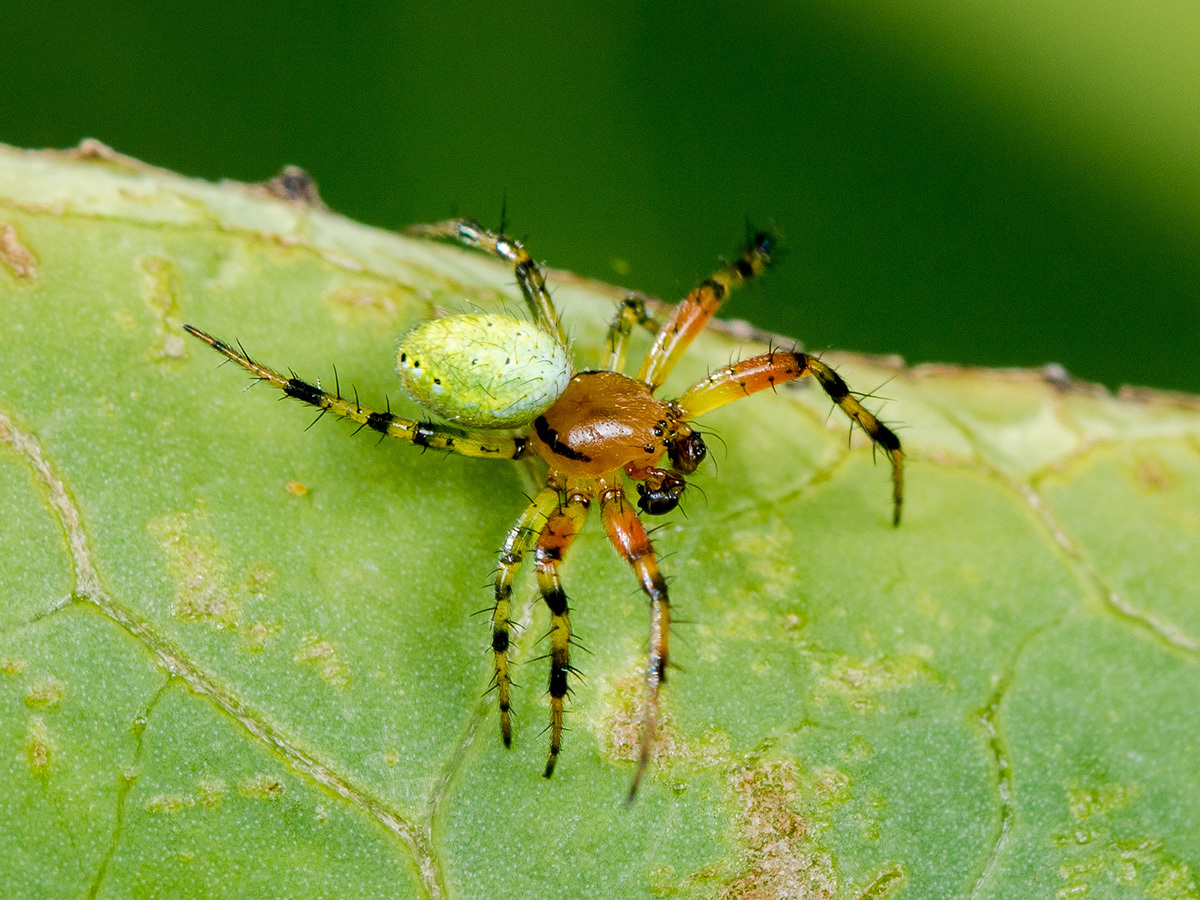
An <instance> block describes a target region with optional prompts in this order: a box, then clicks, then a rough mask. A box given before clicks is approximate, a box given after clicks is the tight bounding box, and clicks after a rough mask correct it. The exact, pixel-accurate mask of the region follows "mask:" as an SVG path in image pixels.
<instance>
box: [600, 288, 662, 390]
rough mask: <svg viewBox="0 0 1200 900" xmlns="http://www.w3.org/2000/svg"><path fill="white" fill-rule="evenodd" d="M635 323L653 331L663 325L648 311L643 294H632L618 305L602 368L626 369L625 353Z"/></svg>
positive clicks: (612, 370)
mask: <svg viewBox="0 0 1200 900" xmlns="http://www.w3.org/2000/svg"><path fill="white" fill-rule="evenodd" d="M634 325H641V326H642V327H643V328H645V329H647V330H648V331H651V332H657V331H658V329H659V328H660V327H661V326H660V325H659V323H658V322H657V321H656V320H655V319H654V317H653V316H651V315H650V314H649V313H648V312H646V298H645V297H643V296H642V295H641V294H630V295H629V296H628V297H626V298H625V299H624V300H622V301H621V305H620V306H618V307H617V314H616V315H615V316H613V320H612V324H611V325H609V326H608V338H607V340H606V341H605V344H606V346H607V348H608V349H607V352H605V353H603V354H602V355H601V358H600V368H601V369H604V370H605V371H607V372H621V371H623V370H624V369H625V354H626V353H627V352H628V350H629V341H630V339H631V338H632V337H633V326H634Z"/></svg>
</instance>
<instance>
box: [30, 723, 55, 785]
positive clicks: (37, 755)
mask: <svg viewBox="0 0 1200 900" xmlns="http://www.w3.org/2000/svg"><path fill="white" fill-rule="evenodd" d="M53 755H54V754H53V745H52V744H51V742H50V732H49V731H48V730H47V729H46V723H45V722H43V721H42V717H41V716H34V717H33V718H32V719H30V720H29V729H28V730H27V731H26V733H25V760H26V762H28V763H29V771H30V772H32V773H33V774H34V775H35V776H36V777H38V778H40V779H42V780H45V779H46V778H48V777H49V776H50V761H51V759H52V758H53Z"/></svg>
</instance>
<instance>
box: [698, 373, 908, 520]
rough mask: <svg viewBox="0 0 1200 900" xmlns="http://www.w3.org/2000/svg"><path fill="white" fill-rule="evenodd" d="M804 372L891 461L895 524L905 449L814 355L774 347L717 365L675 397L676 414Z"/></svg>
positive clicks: (901, 494) (706, 408)
mask: <svg viewBox="0 0 1200 900" xmlns="http://www.w3.org/2000/svg"><path fill="white" fill-rule="evenodd" d="M805 375H812V376H813V377H814V378H816V379H817V382H818V383H819V384H820V385H821V387H822V388H823V389H824V391H825V393H826V394H828V395H829V399H830V400H832V401H833V402H834V403H836V404H837V407H838V409H840V410H841V411H842V412H843V413H845V414H846V416H847V417H848V418H849V419H850V421H851V422H854V423H857V424H858V425H860V426H862V429H863V431H865V432H866V433H867V435H868V436H869V437H870V438H871V440H872V441H874V442H875V445H876V446H877V447H879V448H880V449H882V450H883V451H884V452H885V453H887V455H888V458H889V460H890V461H891V464H892V524H893V525H899V524H900V509H901V506H902V505H903V503H904V452H903V451H902V450H901V449H900V439H899V438H898V437H896V434H895V432H893V431H892V430H891V429H890V428H888V427H887V426H886V425H884V424H883V423H882V422H880V421H879V419H878V418H876V417H875V415H874V414H872V413H871V412H870V411H869V410H868V409H867V408H866V407H865V406H863V405H862V404H861V403H859V402H858V398H857V397H855V396H854V394H852V393H851V392H850V387H849V385H847V384H846V382H845V381H844V380H843V379H842V376H840V375H839V374H838V373H837V372H835V371H834V370H833V369H831V368H829V366H827V365H825V363H823V362H821V361H820V360H819V359H817V358H816V357H815V356H809V355H808V354H807V353H798V352H794V351H782V350H776V351H772V352H771V353H764V354H762V355H761V356H753V357H751V358H750V359H744V360H742V361H741V362H738V363H734V364H733V365H731V366H726V367H725V368H723V369H719V370H718V371H716V372H714V373H713V374H712V375H709V376H708V378H706V379H704V380H703V381H701V382H700V383H699V384H696V385H693V386H692V387H691V388H689V389H688V391H687V392H686V393H685V394H684V395H683V396H682V397H680V398H679V399H678V400H677V401H676V406H677V407H678V409H679V411H680V418H682V419H683V420H684V421H687V420H690V419H695V418H696V417H697V416H701V415H703V414H704V413H706V412H708V411H709V410H713V409H716V408H717V407H718V406H724V405H725V404H726V403H732V402H733V401H734V400H740V399H741V398H742V397H748V396H750V395H751V394H754V393H757V392H758V391H762V390H765V389H767V388H773V387H775V386H776V385H780V384H784V383H786V382H788V381H792V380H794V379H796V378H802V377H804V376H805Z"/></svg>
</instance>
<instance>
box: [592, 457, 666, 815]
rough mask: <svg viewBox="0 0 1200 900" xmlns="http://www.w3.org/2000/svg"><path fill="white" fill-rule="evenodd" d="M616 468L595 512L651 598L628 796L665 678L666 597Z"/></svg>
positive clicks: (640, 772)
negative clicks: (642, 695)
mask: <svg viewBox="0 0 1200 900" xmlns="http://www.w3.org/2000/svg"><path fill="white" fill-rule="evenodd" d="M620 478H621V476H620V475H619V474H616V475H610V476H609V477H607V478H601V479H599V480H598V484H597V496H598V497H599V499H600V513H601V516H602V517H603V519H604V530H605V531H606V532H607V533H608V539H609V541H611V542H612V545H613V546H614V547H615V548H616V549H617V552H618V553H620V554H621V556H622V557H623V558H624V559H625V561H626V562H628V563H629V565H631V566H632V567H633V571H634V573H635V574H636V575H637V577H638V581H639V582H640V584H641V586H642V590H643V591H644V592H645V593H646V596H647V597H649V598H650V649H649V654H648V656H647V659H646V708H645V711H644V713H643V716H642V736H641V740H640V742H639V744H638V761H637V770H636V772H635V773H634V776H633V784H632V785H630V787H629V798H628V799H629V801H630V802H632V801H633V798H634V797H635V796H636V795H637V790H638V786H639V785H640V784H641V783H642V777H643V776H644V775H645V773H646V766H647V765H648V764H649V762H650V748H651V747H652V746H653V745H654V738H655V734H656V732H657V730H658V693H659V688H660V687H661V686H662V684H663V682H665V681H666V680H667V663H668V662H669V660H670V654H669V638H670V630H671V601H670V598H669V597H668V596H667V582H666V580H665V579H664V578H663V576H662V572H660V571H659V569H658V560H657V559H656V558H655V556H654V548H653V547H652V546H651V545H650V538H649V537H648V536H647V535H646V528H645V526H643V525H642V521H641V519H639V518H638V515H637V512H636V511H635V510H634V508H633V506H632V505H630V503H629V500H628V499H626V497H625V490H624V488H623V487H622V486H621V480H620Z"/></svg>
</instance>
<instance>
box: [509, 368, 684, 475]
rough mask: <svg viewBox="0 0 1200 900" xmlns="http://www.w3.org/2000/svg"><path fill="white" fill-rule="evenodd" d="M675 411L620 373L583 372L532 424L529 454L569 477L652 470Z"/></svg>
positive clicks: (639, 384)
mask: <svg viewBox="0 0 1200 900" xmlns="http://www.w3.org/2000/svg"><path fill="white" fill-rule="evenodd" d="M673 418H674V417H673V415H672V412H671V408H670V406H668V405H667V404H666V403H663V402H662V401H661V400H656V399H655V398H654V396H653V395H652V394H651V393H650V388H649V387H647V386H646V385H645V384H643V383H642V382H640V381H634V380H633V379H632V378H629V377H627V376H625V375H622V374H621V373H620V372H583V373H581V374H579V375H576V376H575V377H574V378H572V379H571V381H570V383H569V384H568V385H567V389H566V390H565V391H563V393H562V396H560V397H559V398H558V399H557V400H556V401H554V405H553V406H551V407H550V408H549V409H548V410H546V412H545V413H543V414H542V415H541V416H538V418H537V419H536V420H535V421H534V423H533V433H532V434H530V435H529V446H530V449H531V450H532V451H533V452H534V453H536V454H537V455H538V456H540V457H542V459H544V460H546V462H548V463H549V464H550V468H551V469H552V470H553V471H555V472H561V473H562V474H564V475H574V476H584V477H593V478H594V477H599V476H603V475H610V474H612V473H613V472H616V471H617V470H618V469H623V468H625V467H626V466H627V465H630V464H633V465H636V466H638V467H645V466H651V465H653V464H654V463H655V462H656V461H657V460H658V459H659V457H661V456H662V455H663V454H664V453H665V452H666V450H667V439H668V438H669V437H670V434H671V432H673V425H672V422H673Z"/></svg>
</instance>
